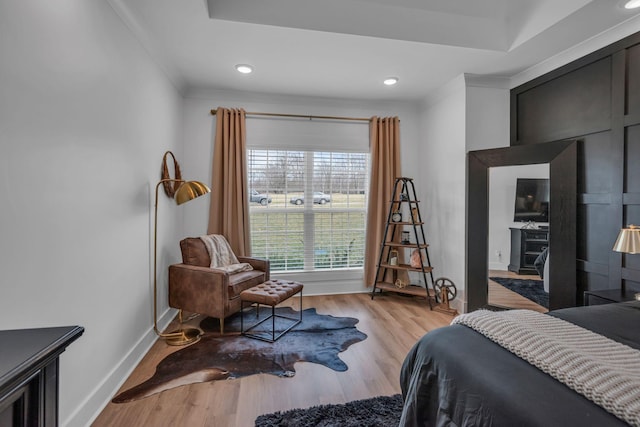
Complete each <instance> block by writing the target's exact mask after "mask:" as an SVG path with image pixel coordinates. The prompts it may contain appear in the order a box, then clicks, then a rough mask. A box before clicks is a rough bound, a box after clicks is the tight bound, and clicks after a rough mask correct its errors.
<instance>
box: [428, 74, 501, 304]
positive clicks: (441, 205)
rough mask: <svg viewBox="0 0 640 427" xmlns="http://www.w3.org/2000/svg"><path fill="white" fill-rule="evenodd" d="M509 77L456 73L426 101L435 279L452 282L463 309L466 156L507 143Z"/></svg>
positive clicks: (430, 216) (432, 256)
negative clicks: (447, 279) (457, 74)
mask: <svg viewBox="0 0 640 427" xmlns="http://www.w3.org/2000/svg"><path fill="white" fill-rule="evenodd" d="M508 83H509V82H508V79H504V78H500V77H484V76H476V75H470V74H465V75H460V76H458V77H457V78H455V79H453V80H452V81H451V82H449V83H448V84H447V85H445V86H443V87H442V88H441V89H440V90H438V91H436V93H434V94H432V95H431V96H430V97H429V98H428V99H427V100H426V101H425V103H424V105H423V106H422V110H421V115H420V117H421V119H420V124H421V127H420V138H421V140H420V141H421V142H420V147H419V157H420V159H422V160H423V161H424V167H422V168H421V169H420V181H421V182H422V183H423V185H422V187H423V189H422V190H421V194H420V198H421V199H422V200H425V201H426V203H424V205H425V206H427V219H426V223H427V231H428V237H427V240H428V241H429V244H430V251H429V254H430V256H431V261H432V265H433V266H434V277H435V278H436V279H437V278H438V277H447V278H449V279H451V280H452V281H453V282H454V283H455V285H456V287H457V289H458V297H456V299H455V300H454V301H452V303H451V305H452V306H453V307H455V308H456V309H457V310H458V311H459V312H463V311H465V307H466V297H465V290H466V282H465V274H466V270H465V269H466V260H465V256H464V253H465V250H464V248H465V244H466V243H465V242H466V240H465V235H466V233H465V230H466V219H465V210H466V196H465V194H466V153H467V152H468V151H470V150H476V149H483V148H496V147H503V146H507V145H509V90H508Z"/></svg>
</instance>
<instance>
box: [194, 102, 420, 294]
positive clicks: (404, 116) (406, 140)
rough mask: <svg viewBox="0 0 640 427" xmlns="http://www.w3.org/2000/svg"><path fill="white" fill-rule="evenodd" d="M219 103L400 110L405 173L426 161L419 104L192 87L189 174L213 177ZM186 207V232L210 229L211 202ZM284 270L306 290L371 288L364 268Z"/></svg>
mask: <svg viewBox="0 0 640 427" xmlns="http://www.w3.org/2000/svg"><path fill="white" fill-rule="evenodd" d="M217 107H236V108H244V109H245V110H246V111H249V112H251V111H256V112H269V113H291V114H305V115H332V116H345V117H370V116H373V115H377V116H380V117H385V116H399V117H400V139H401V160H402V168H403V174H404V175H406V176H416V174H417V173H418V170H419V168H420V167H421V161H420V159H419V158H418V157H417V156H416V155H415V152H416V145H417V144H416V142H417V141H418V119H417V114H416V105H415V104H411V103H380V102H371V101H362V102H361V101H357V100H348V101H347V100H339V99H326V98H311V97H292V96H273V95H263V94H256V93H246V92H238V91H211V90H191V91H189V93H188V94H187V96H186V99H185V109H184V123H185V125H184V141H185V154H184V165H185V168H184V169H185V170H187V171H188V174H189V176H188V177H186V178H187V179H197V180H201V181H204V182H207V183H210V182H211V163H212V159H213V139H214V136H215V117H214V116H211V114H210V111H211V109H213V108H217ZM249 120H251V119H249ZM365 126H366V125H365ZM250 138H251V135H247V140H248V141H249V139H250ZM184 212H185V217H184V235H185V236H199V235H202V234H205V233H206V231H207V222H208V216H209V209H208V206H207V208H206V209H200V208H197V207H195V206H186V207H185V210H184ZM281 276H283V274H282V273H280V274H279V275H278V274H274V277H281ZM284 276H286V277H288V278H291V279H299V280H301V281H302V282H304V283H305V293H306V294H309V295H314V294H315V295H318V294H336V293H349V292H361V291H368V288H366V287H365V286H364V284H363V279H362V274H361V273H357V274H345V273H332V272H317V273H305V274H297V275H293V274H291V273H289V274H288V275H284Z"/></svg>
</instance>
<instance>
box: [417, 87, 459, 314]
mask: <svg viewBox="0 0 640 427" xmlns="http://www.w3.org/2000/svg"><path fill="white" fill-rule="evenodd" d="M465 104H466V94H465V82H464V76H459V77H458V78H456V79H454V80H453V81H451V82H449V83H448V84H447V85H446V86H444V87H443V88H442V89H440V90H439V91H438V93H436V94H434V96H433V97H432V98H431V99H429V100H428V102H427V103H426V104H425V105H424V106H423V108H422V111H421V114H420V146H419V147H418V152H417V154H418V157H419V158H420V172H419V175H418V180H417V182H416V187H417V191H418V192H419V198H420V200H421V202H422V203H421V212H422V213H423V219H424V221H425V223H426V227H425V233H426V236H427V242H428V243H429V256H430V259H431V264H432V266H433V276H434V278H436V279H437V278H438V277H447V278H449V279H450V280H451V281H453V283H455V285H456V287H457V288H458V295H459V296H458V297H457V298H456V300H454V301H452V305H454V306H457V305H458V304H459V303H460V302H461V301H464V299H465V297H464V288H465V286H464V283H465V280H464V271H465V270H464V262H465V259H464V247H465V227H464V225H465V209H464V207H465V170H466V167H465V120H466V113H465V108H466V107H465Z"/></svg>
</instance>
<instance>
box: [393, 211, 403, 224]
mask: <svg viewBox="0 0 640 427" xmlns="http://www.w3.org/2000/svg"><path fill="white" fill-rule="evenodd" d="M391 221H393V222H402V212H400V211H395V212H394V213H392V214H391Z"/></svg>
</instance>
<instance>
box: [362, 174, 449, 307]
mask: <svg viewBox="0 0 640 427" xmlns="http://www.w3.org/2000/svg"><path fill="white" fill-rule="evenodd" d="M419 204H420V202H419V201H418V200H417V198H416V189H415V186H414V185H413V179H411V178H406V177H400V178H396V180H395V183H394V185H393V194H392V196H391V201H390V202H389V214H388V216H387V222H386V226H385V229H384V235H383V237H382V243H381V245H380V256H379V258H378V264H377V266H376V278H375V281H374V285H373V290H372V291H371V299H373V298H374V297H375V296H376V294H381V293H382V292H385V291H388V292H396V293H400V294H405V295H413V296H419V297H424V298H425V299H426V300H427V302H428V304H429V308H430V309H433V308H434V304H437V303H438V299H439V298H438V295H437V293H436V291H435V285H434V280H433V267H431V261H430V259H429V249H428V248H429V245H428V244H427V243H426V239H425V234H424V222H423V221H422V215H421V214H420V206H419ZM416 250H417V251H418V254H419V259H420V261H421V262H419V263H418V264H419V265H418V264H416V263H414V265H413V266H412V264H411V263H409V262H406V261H405V262H404V263H401V262H400V261H401V260H402V259H410V258H411V255H412V253H413V252H414V251H416ZM400 255H403V256H400ZM414 259H415V255H414ZM399 272H406V276H409V274H408V273H409V272H414V273H418V276H419V279H418V280H419V282H420V283H417V284H411V283H408V284H405V283H404V282H403V281H402V279H400V278H399Z"/></svg>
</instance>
